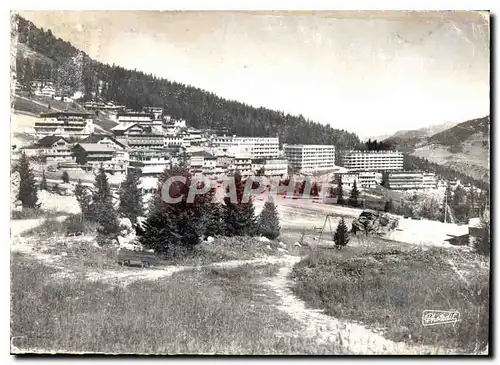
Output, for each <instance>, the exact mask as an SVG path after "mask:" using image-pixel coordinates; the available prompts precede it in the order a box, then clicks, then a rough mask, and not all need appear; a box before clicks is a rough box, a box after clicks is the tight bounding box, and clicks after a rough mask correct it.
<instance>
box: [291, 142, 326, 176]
mask: <svg viewBox="0 0 500 365" xmlns="http://www.w3.org/2000/svg"><path fill="white" fill-rule="evenodd" d="M283 150H284V151H285V155H286V159H287V160H288V163H289V164H290V165H291V166H292V167H293V168H295V169H298V170H299V172H301V173H313V172H322V171H329V170H333V169H334V168H335V146H333V145H312V144H310V145H306V144H299V145H286V144H285V145H283Z"/></svg>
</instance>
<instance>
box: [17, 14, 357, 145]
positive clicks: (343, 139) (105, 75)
mask: <svg viewBox="0 0 500 365" xmlns="http://www.w3.org/2000/svg"><path fill="white" fill-rule="evenodd" d="M15 21H17V41H18V42H19V43H23V44H25V45H26V46H27V47H29V48H30V49H32V50H33V51H36V52H37V53H40V54H42V55H45V56H46V57H48V58H50V59H51V60H53V61H54V63H53V64H49V63H47V62H40V61H36V60H32V59H30V58H29V57H28V58H25V59H23V58H22V57H23V56H22V55H20V54H19V53H18V55H17V59H16V65H17V66H18V67H17V69H16V72H17V77H18V79H19V80H23V81H24V82H26V83H28V82H29V81H30V79H34V78H49V79H52V80H53V81H54V82H55V83H56V85H58V87H69V88H73V91H76V90H75V88H77V87H81V88H82V91H83V92H84V94H85V99H90V98H92V97H101V98H102V99H104V100H112V101H114V102H117V103H119V104H124V105H126V106H127V107H128V108H131V109H136V110H140V109H142V108H143V107H144V106H151V105H154V106H162V107H164V108H165V110H166V113H168V114H169V115H171V116H172V117H173V118H182V119H185V120H186V121H187V122H188V124H189V125H190V126H192V127H195V128H211V129H219V128H224V129H227V130H228V132H229V133H230V134H237V135H242V136H256V137H258V136H279V137H280V142H282V143H311V144H334V145H335V146H336V147H337V148H338V149H339V150H342V149H350V148H359V146H360V145H361V142H360V140H359V137H358V136H357V135H356V134H354V133H350V132H347V131H346V130H340V129H334V128H331V127H330V126H327V125H322V124H320V123H316V122H313V121H310V120H308V119H307V118H305V117H303V116H302V115H299V116H295V115H289V114H284V113H283V112H280V111H274V110H270V109H266V108H262V107H261V108H255V107H251V106H249V105H246V104H243V103H240V102H237V101H231V100H226V99H223V98H220V97H218V96H216V95H215V94H213V93H210V92H207V91H204V90H201V89H199V88H195V87H192V86H187V85H184V84H180V83H176V82H171V81H168V80H166V79H162V78H157V77H154V76H152V75H149V74H145V73H143V72H139V71H136V70H133V71H132V70H127V69H124V68H122V67H117V66H115V65H112V66H110V65H106V64H103V63H100V62H97V61H95V60H92V59H90V57H89V56H88V55H86V54H85V53H83V52H81V51H79V50H77V49H76V48H75V47H73V46H72V45H71V44H70V43H68V42H65V41H63V40H61V39H59V38H56V37H54V35H52V32H51V31H50V30H47V31H44V30H42V29H38V28H37V27H36V26H35V25H34V24H33V23H31V22H29V21H27V20H25V19H24V18H22V17H20V16H16V18H15ZM26 70H28V72H27V71H26ZM74 76H77V77H78V82H76V81H75V80H74ZM69 81H71V82H69ZM265 87H266V85H262V88H265Z"/></svg>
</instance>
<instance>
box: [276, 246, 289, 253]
mask: <svg viewBox="0 0 500 365" xmlns="http://www.w3.org/2000/svg"><path fill="white" fill-rule="evenodd" d="M278 251H279V252H288V251H287V250H285V249H284V248H281V247H278Z"/></svg>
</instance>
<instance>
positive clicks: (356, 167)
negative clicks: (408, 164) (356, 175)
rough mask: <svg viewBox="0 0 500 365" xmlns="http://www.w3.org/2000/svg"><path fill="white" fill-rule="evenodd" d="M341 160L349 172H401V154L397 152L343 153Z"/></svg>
mask: <svg viewBox="0 0 500 365" xmlns="http://www.w3.org/2000/svg"><path fill="white" fill-rule="evenodd" d="M341 160H342V165H343V166H344V167H345V168H347V169H349V170H350V171H401V170H403V153H402V152H398V151H345V152H344V153H343V154H342V159H341Z"/></svg>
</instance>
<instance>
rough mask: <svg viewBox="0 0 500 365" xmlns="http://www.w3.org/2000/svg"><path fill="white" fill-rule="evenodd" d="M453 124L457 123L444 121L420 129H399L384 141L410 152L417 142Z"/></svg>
mask: <svg viewBox="0 0 500 365" xmlns="http://www.w3.org/2000/svg"><path fill="white" fill-rule="evenodd" d="M455 125H457V123H454V122H446V123H443V124H437V125H432V126H429V127H424V128H420V129H413V130H401V131H397V132H396V133H394V134H393V135H392V136H390V137H387V138H386V139H384V142H386V143H390V144H391V145H393V146H398V147H399V148H400V149H401V150H403V151H405V152H411V151H412V149H413V148H414V147H415V146H416V145H417V144H418V143H420V142H423V141H424V140H425V138H427V137H430V136H432V135H434V134H436V133H439V132H442V131H444V130H446V129H448V128H451V127H454V126H455Z"/></svg>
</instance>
